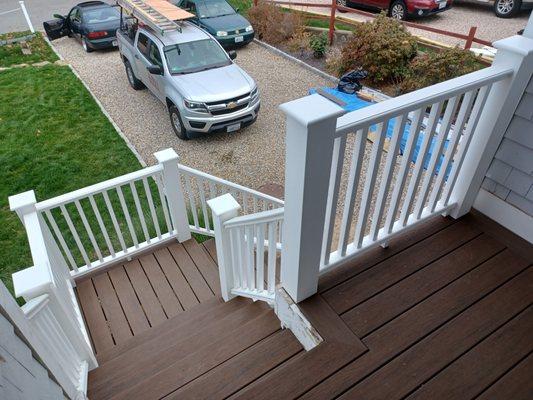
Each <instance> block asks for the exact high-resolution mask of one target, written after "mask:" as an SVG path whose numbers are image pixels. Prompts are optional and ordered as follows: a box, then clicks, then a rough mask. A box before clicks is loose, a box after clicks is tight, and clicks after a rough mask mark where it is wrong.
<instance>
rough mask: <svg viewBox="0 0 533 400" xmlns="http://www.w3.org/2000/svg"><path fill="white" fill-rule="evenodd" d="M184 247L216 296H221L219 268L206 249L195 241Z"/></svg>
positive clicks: (189, 241) (187, 242) (187, 243)
mask: <svg viewBox="0 0 533 400" xmlns="http://www.w3.org/2000/svg"><path fill="white" fill-rule="evenodd" d="M183 247H185V249H186V250H187V253H189V255H190V256H191V258H192V260H193V261H194V263H195V264H196V266H197V267H198V270H200V272H201V273H202V276H203V277H204V279H205V280H206V282H207V284H208V285H209V287H210V288H211V290H212V291H213V293H214V294H215V295H216V296H220V278H219V276H218V267H217V265H216V263H215V262H214V261H213V259H212V258H211V256H210V255H209V254H208V253H207V251H206V250H205V248H204V247H203V246H201V245H199V244H198V242H196V241H195V240H187V241H186V242H183Z"/></svg>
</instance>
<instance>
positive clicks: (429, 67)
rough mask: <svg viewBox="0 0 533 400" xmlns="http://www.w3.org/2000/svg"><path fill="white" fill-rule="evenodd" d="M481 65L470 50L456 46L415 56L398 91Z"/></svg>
mask: <svg viewBox="0 0 533 400" xmlns="http://www.w3.org/2000/svg"><path fill="white" fill-rule="evenodd" d="M482 67H483V66H482V65H481V63H480V62H479V58H478V57H476V56H475V55H474V54H473V53H472V52H471V51H468V50H463V49H460V48H458V47H455V48H452V49H443V50H441V51H438V52H431V53H426V54H423V55H419V56H417V57H416V58H415V59H414V60H413V61H412V62H411V64H410V66H409V73H408V74H407V76H406V78H405V79H404V80H403V81H402V83H401V84H400V87H399V89H400V92H401V93H406V92H411V91H413V90H417V89H420V88H423V87H426V86H430V85H434V84H436V83H439V82H442V81H445V80H448V79H452V78H455V77H458V76H461V75H465V74H468V73H470V72H474V71H477V70H478V69H481V68H482Z"/></svg>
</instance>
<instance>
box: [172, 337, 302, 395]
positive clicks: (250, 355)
mask: <svg viewBox="0 0 533 400" xmlns="http://www.w3.org/2000/svg"><path fill="white" fill-rule="evenodd" d="M300 351H302V346H301V345H300V343H299V342H298V341H297V340H296V338H295V337H294V336H293V335H292V334H291V333H290V331H288V330H284V331H278V332H276V333H274V334H273V335H272V336H269V337H267V338H265V339H263V340H262V341H260V342H259V343H257V345H255V346H254V347H251V348H249V349H246V350H244V351H243V352H242V353H240V354H238V355H236V356H235V357H233V358H230V359H229V360H228V361H226V362H224V363H223V364H220V365H219V366H218V367H216V368H214V369H213V370H211V371H209V372H208V373H207V374H205V375H202V376H201V377H199V378H198V379H195V380H194V381H192V382H190V383H189V384H187V385H185V386H184V387H182V388H181V389H179V390H177V391H176V392H174V393H172V394H169V395H168V396H166V397H165V400H179V399H196V400H202V399H203V400H217V399H225V398H226V397H228V396H230V395H232V394H233V393H234V392H235V391H237V390H239V389H241V388H242V387H244V386H246V385H247V384H249V383H251V382H252V381H253V380H254V379H256V378H257V377H258V376H262V375H263V374H265V373H267V372H268V371H270V370H271V369H272V368H274V367H276V366H277V365H279V364H281V363H282V362H284V361H286V360H288V359H289V358H290V357H292V356H294V355H295V354H297V353H298V352H300Z"/></svg>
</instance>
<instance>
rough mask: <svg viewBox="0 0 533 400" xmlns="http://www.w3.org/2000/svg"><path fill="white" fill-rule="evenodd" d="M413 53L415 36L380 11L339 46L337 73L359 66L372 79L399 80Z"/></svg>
mask: <svg viewBox="0 0 533 400" xmlns="http://www.w3.org/2000/svg"><path fill="white" fill-rule="evenodd" d="M416 53H417V43H416V39H415V37H414V36H413V35H411V34H410V33H409V32H408V31H407V30H406V29H405V28H404V26H403V25H402V24H401V23H400V22H398V21H396V20H394V19H392V18H388V17H387V16H386V15H385V14H384V13H382V14H380V15H379V16H377V17H376V19H374V20H373V21H372V22H365V23H362V24H360V25H359V26H357V27H356V28H355V31H354V35H353V37H351V38H350V39H349V40H348V42H347V43H346V45H345V46H344V47H343V49H342V55H341V60H340V66H339V70H338V71H337V74H338V75H341V74H343V73H345V72H347V71H349V70H351V69H356V68H358V67H362V68H364V69H365V70H367V71H368V73H369V75H368V78H369V79H370V80H371V81H373V82H375V83H379V82H383V81H389V82H390V81H394V80H398V79H401V77H403V76H405V75H406V72H407V69H408V66H409V63H410V61H411V60H412V59H413V58H414V57H415V56H416Z"/></svg>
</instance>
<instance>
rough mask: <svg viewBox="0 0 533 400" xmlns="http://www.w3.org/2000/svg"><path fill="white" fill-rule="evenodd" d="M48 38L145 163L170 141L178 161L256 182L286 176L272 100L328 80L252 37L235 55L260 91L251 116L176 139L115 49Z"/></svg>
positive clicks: (280, 119)
mask: <svg viewBox="0 0 533 400" xmlns="http://www.w3.org/2000/svg"><path fill="white" fill-rule="evenodd" d="M53 43H54V46H55V47H56V49H57V50H58V52H59V53H60V54H61V55H62V56H63V57H64V58H65V60H66V61H67V62H69V63H70V64H71V65H72V66H73V67H74V69H75V70H76V71H77V72H78V73H79V75H80V76H81V78H82V79H83V80H84V81H85V83H86V84H87V85H88V86H89V87H90V89H91V90H92V91H93V92H94V93H95V95H96V97H97V98H98V99H99V100H100V101H101V103H102V104H103V106H104V108H105V109H106V110H107V112H108V113H109V114H110V115H111V117H112V118H113V120H114V121H115V122H116V123H117V125H118V126H119V127H120V128H121V130H122V131H123V132H124V134H125V135H126V136H127V137H128V138H129V140H130V141H131V142H132V144H133V146H134V147H135V148H136V149H137V151H138V152H139V153H140V154H141V156H142V158H143V159H144V160H145V161H146V162H147V163H148V164H153V163H154V162H155V159H154V158H153V153H154V152H156V151H159V150H161V149H165V148H168V147H172V148H174V149H175V150H176V152H177V153H178V154H179V155H180V158H181V163H183V164H186V165H188V166H190V167H193V168H197V169H199V170H202V171H205V172H207V173H210V174H213V175H216V176H219V177H222V178H225V179H228V180H230V181H233V182H237V183H240V184H242V185H245V186H248V187H251V188H255V189H256V188H258V187H260V186H261V185H263V184H265V183H270V182H272V183H279V184H283V181H284V166H285V144H284V139H285V117H284V115H283V114H282V113H281V112H280V111H279V110H278V106H279V105H280V104H282V103H285V102H287V101H290V100H293V99H296V98H299V97H302V96H304V95H306V94H307V92H308V90H309V89H310V88H313V87H317V86H327V85H328V86H329V85H331V83H330V82H327V81H325V80H324V79H322V78H320V77H319V76H317V75H315V74H313V73H311V72H309V71H308V70H306V69H304V68H302V67H300V66H298V65H297V64H295V63H293V62H291V61H288V60H286V59H284V58H282V57H280V56H278V55H274V54H272V53H271V52H269V51H268V50H266V49H264V48H263V47H260V46H259V45H257V44H255V43H251V44H250V45H248V46H247V47H246V48H244V49H241V50H239V51H238V57H237V60H236V61H237V63H238V64H239V65H240V66H241V67H242V68H244V69H245V70H246V71H247V72H248V73H249V74H250V75H251V76H252V77H253V78H254V79H255V80H256V82H257V84H258V86H259V89H260V91H261V102H262V104H261V112H260V114H259V117H258V119H257V121H256V123H255V124H253V125H251V126H250V127H248V128H245V129H243V130H241V131H239V132H236V133H232V134H216V135H211V136H206V137H204V138H200V139H194V140H189V141H182V140H180V139H178V138H177V137H176V135H175V134H174V132H173V131H172V128H171V126H170V121H169V117H168V113H167V110H166V107H165V106H164V105H163V104H162V103H161V102H159V100H157V99H156V98H155V97H154V96H152V95H151V93H150V92H149V91H148V90H142V91H135V90H133V89H132V88H131V87H130V86H129V84H128V81H127V78H126V74H125V71H124V65H123V64H122V61H121V60H120V58H119V53H118V51H106V52H94V53H91V54H87V53H85V52H84V51H83V50H82V48H81V46H80V45H79V44H78V43H77V42H75V41H74V40H72V39H69V38H62V39H59V40H57V41H54V42H53Z"/></svg>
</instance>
